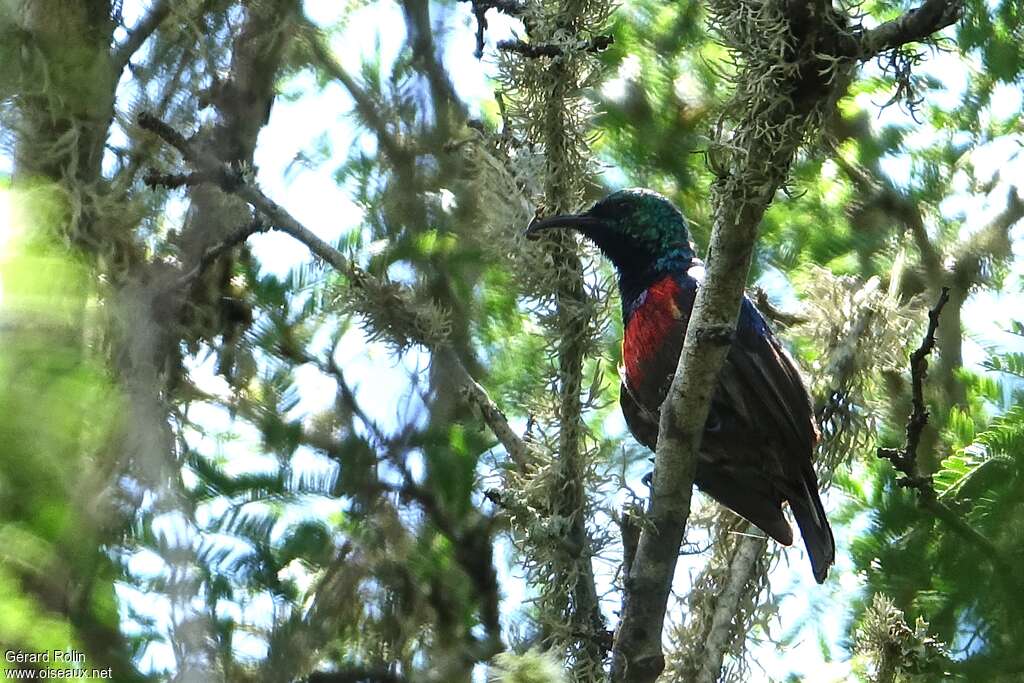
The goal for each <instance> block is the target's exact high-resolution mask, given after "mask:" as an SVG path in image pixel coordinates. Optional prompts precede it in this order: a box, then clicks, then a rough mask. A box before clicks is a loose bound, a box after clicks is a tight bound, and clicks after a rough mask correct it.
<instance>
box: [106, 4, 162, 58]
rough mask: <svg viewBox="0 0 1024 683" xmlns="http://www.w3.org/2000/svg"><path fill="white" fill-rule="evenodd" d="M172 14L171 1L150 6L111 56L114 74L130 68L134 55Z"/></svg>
mask: <svg viewBox="0 0 1024 683" xmlns="http://www.w3.org/2000/svg"><path fill="white" fill-rule="evenodd" d="M170 13H171V2H170V0H155V1H154V2H153V4H152V5H150V7H149V11H148V12H146V15H145V16H144V17H142V19H140V20H139V22H138V23H137V24H135V26H134V28H132V30H131V31H129V32H128V37H127V38H125V40H124V42H122V43H121V44H119V45H118V46H117V47H115V48H114V51H113V53H112V54H111V56H110V64H111V68H112V69H113V71H114V73H117V74H119V73H121V71H123V70H124V68H125V67H126V66H128V61H129V60H130V59H131V58H132V55H134V54H135V53H136V52H138V51H139V48H141V47H142V45H143V44H144V43H145V42H146V40H147V39H148V38H149V37H150V36H151V35H153V32H154V31H156V30H157V28H159V26H160V24H162V23H163V21H164V19H166V18H167V17H168V16H169V15H170Z"/></svg>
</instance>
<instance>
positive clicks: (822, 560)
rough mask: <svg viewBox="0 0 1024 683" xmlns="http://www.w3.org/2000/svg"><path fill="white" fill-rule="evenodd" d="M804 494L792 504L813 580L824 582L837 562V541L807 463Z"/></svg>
mask: <svg viewBox="0 0 1024 683" xmlns="http://www.w3.org/2000/svg"><path fill="white" fill-rule="evenodd" d="M803 474H804V477H803V485H804V495H803V496H800V497H799V498H797V499H796V500H790V501H789V505H790V507H791V508H792V510H793V516H794V517H796V523H797V526H799V527H800V535H801V536H803V538H804V546H805V547H806V548H807V554H808V555H809V556H810V558H811V567H812V569H813V570H814V579H815V580H816V581H817V582H818V583H822V582H824V581H825V577H826V576H828V568H829V567H831V566H832V563H833V562H835V559H836V541H835V538H833V536H832V527H830V526H829V524H828V519H827V518H826V517H825V508H824V507H822V505H821V498H820V497H818V478H817V477H816V476H815V475H814V469H813V468H812V467H811V466H810V464H808V465H807V466H806V467H805V469H804V473H803Z"/></svg>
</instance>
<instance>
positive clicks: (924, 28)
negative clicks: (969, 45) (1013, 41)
mask: <svg viewBox="0 0 1024 683" xmlns="http://www.w3.org/2000/svg"><path fill="white" fill-rule="evenodd" d="M962 13H963V2H962V0H925V2H924V3H923V4H922V5H921V6H920V7H917V8H915V9H912V10H910V11H909V12H907V13H906V14H904V15H902V16H901V17H899V18H897V19H893V20H892V21H887V22H885V23H884V24H881V25H880V26H876V27H875V28H873V29H868V30H866V31H860V32H858V33H855V34H853V35H852V36H842V37H841V38H840V40H839V43H838V45H837V46H836V48H837V49H836V53H835V54H836V56H837V57H839V56H842V57H849V58H852V59H858V60H861V61H865V60H868V59H872V58H873V57H877V56H878V55H880V54H882V53H883V52H885V51H887V50H891V49H893V48H898V47H900V46H903V45H906V44H907V43H919V42H921V41H923V40H925V39H926V38H928V37H929V36H931V35H932V34H934V33H936V32H937V31H941V30H942V29H944V28H946V27H947V26H951V25H953V24H954V23H956V22H957V20H958V19H959V18H960V16H961V14H962Z"/></svg>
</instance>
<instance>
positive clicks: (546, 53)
mask: <svg viewBox="0 0 1024 683" xmlns="http://www.w3.org/2000/svg"><path fill="white" fill-rule="evenodd" d="M614 42H615V37H614V36H611V35H605V36H594V37H593V38H590V39H589V40H584V41H582V42H580V43H579V44H577V45H560V44H554V43H527V42H524V41H522V40H503V41H501V42H500V43H498V49H499V50H503V51H505V52H515V53H518V54H521V55H523V56H524V57H530V58H533V59H536V58H538V57H561V56H562V55H564V54H565V53H566V52H567V51H568V50H571V49H575V50H578V51H581V52H602V51H604V50H607V49H608V47H609V46H610V45H611V44H612V43H614Z"/></svg>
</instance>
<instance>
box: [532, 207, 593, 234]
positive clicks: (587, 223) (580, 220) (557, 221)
mask: <svg viewBox="0 0 1024 683" xmlns="http://www.w3.org/2000/svg"><path fill="white" fill-rule="evenodd" d="M602 225H604V224H603V223H602V222H601V220H600V219H597V218H594V217H593V216H588V215H586V214H572V213H567V214H564V215H561V216H552V217H551V218H545V219H544V220H540V221H538V220H536V219H534V220H533V221H531V222H530V226H529V227H528V228H526V236H527V237H528V238H531V239H536V238H537V237H538V236H539V233H541V232H543V231H545V230H551V229H552V228H570V229H572V230H577V231H579V232H581V233H583V234H584V235H590V233H591V232H593V231H594V230H596V229H598V228H600V227H601V226H602Z"/></svg>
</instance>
